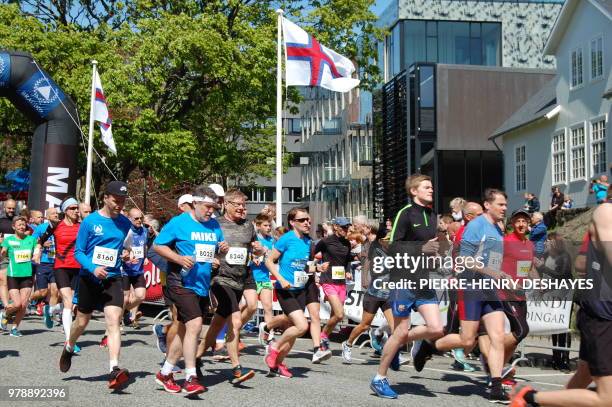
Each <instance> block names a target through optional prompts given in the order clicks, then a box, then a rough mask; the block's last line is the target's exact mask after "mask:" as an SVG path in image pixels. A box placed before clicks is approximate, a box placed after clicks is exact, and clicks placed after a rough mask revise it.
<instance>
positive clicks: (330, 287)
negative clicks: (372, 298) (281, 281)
mask: <svg viewBox="0 0 612 407" xmlns="http://www.w3.org/2000/svg"><path fill="white" fill-rule="evenodd" d="M332 224H333V228H334V234H333V235H331V236H329V237H326V238H323V239H321V240H320V241H319V243H317V245H316V246H315V249H314V251H315V253H316V254H317V255H318V254H319V253H320V254H321V256H322V261H323V264H322V265H321V270H322V272H321V276H320V279H319V281H320V283H321V287H322V288H323V293H324V294H325V297H326V298H327V301H328V302H329V305H330V306H331V312H330V316H329V319H328V320H327V324H325V327H323V330H322V331H321V349H322V350H328V349H329V335H331V333H332V332H333V331H334V328H335V327H336V325H337V324H338V323H339V322H341V321H342V320H343V319H344V301H345V300H346V279H347V278H348V279H352V278H353V275H352V273H351V272H350V265H351V260H352V255H351V243H350V242H349V241H348V240H347V238H346V237H347V234H348V230H349V227H350V226H351V223H350V221H349V220H348V219H347V218H343V217H340V218H336V219H334V220H333V222H332Z"/></svg>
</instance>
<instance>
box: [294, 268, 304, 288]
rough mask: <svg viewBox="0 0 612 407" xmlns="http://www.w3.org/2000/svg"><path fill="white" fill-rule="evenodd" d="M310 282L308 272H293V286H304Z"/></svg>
mask: <svg viewBox="0 0 612 407" xmlns="http://www.w3.org/2000/svg"><path fill="white" fill-rule="evenodd" d="M307 282H308V274H307V273H306V272H305V271H295V272H294V273H293V286H294V287H295V288H303V287H304V286H305V285H306V283H307Z"/></svg>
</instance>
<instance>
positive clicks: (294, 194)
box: [287, 187, 302, 203]
mask: <svg viewBox="0 0 612 407" xmlns="http://www.w3.org/2000/svg"><path fill="white" fill-rule="evenodd" d="M287 189H288V190H289V202H292V203H293V202H300V200H301V199H302V189H301V188H294V187H290V188H287Z"/></svg>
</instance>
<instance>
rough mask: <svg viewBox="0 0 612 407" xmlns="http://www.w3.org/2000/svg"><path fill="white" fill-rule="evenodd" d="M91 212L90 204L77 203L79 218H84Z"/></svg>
mask: <svg viewBox="0 0 612 407" xmlns="http://www.w3.org/2000/svg"><path fill="white" fill-rule="evenodd" d="M90 214H91V205H89V204H88V203H85V202H82V203H80V204H79V216H80V217H81V220H83V219H85V218H86V217H88V216H89V215H90Z"/></svg>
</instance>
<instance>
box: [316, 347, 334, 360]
mask: <svg viewBox="0 0 612 407" xmlns="http://www.w3.org/2000/svg"><path fill="white" fill-rule="evenodd" d="M331 357H332V353H331V350H329V349H327V350H323V349H321V348H319V349H318V350H317V351H316V352H315V353H313V354H312V363H314V364H319V363H321V362H323V361H326V360H327V359H329V358H331Z"/></svg>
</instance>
